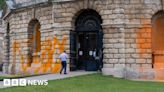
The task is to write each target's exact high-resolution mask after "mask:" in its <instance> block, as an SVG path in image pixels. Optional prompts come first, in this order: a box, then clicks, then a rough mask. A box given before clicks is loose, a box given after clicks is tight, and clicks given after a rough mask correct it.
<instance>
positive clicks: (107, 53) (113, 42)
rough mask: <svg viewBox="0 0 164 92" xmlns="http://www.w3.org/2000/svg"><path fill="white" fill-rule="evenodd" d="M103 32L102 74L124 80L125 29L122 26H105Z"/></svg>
mask: <svg viewBox="0 0 164 92" xmlns="http://www.w3.org/2000/svg"><path fill="white" fill-rule="evenodd" d="M103 32H104V38H103V47H104V50H103V54H104V59H103V62H104V66H103V69H102V73H103V74H104V75H113V76H115V77H120V78H123V77H124V68H125V44H124V28H123V27H122V26H120V27H119V26H117V27H109V26H103Z"/></svg>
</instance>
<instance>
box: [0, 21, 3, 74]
mask: <svg viewBox="0 0 164 92" xmlns="http://www.w3.org/2000/svg"><path fill="white" fill-rule="evenodd" d="M2 63H3V28H2V20H1V19H0V71H2Z"/></svg>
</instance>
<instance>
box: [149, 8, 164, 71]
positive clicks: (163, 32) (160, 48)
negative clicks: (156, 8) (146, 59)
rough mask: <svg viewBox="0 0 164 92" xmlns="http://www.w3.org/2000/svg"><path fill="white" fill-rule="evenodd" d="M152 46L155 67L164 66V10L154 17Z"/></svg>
mask: <svg viewBox="0 0 164 92" xmlns="http://www.w3.org/2000/svg"><path fill="white" fill-rule="evenodd" d="M152 47H153V62H154V64H153V66H154V68H156V69H160V68H164V11H160V12H158V13H157V14H156V15H155V16H154V18H153V31H152Z"/></svg>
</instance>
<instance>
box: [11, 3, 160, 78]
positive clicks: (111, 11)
mask: <svg viewBox="0 0 164 92" xmlns="http://www.w3.org/2000/svg"><path fill="white" fill-rule="evenodd" d="M84 9H93V10H95V11H97V12H98V13H99V14H100V16H101V18H102V20H103V23H102V27H103V33H104V37H103V49H104V50H103V54H104V59H103V62H104V67H103V71H102V72H103V74H105V75H114V76H116V77H126V78H132V79H134V78H136V79H153V78H155V77H154V76H155V71H154V70H153V68H152V65H153V63H152V47H151V37H152V36H151V32H152V26H151V18H152V17H153V15H154V14H155V13H156V12H157V11H159V10H161V9H162V6H161V2H160V0H89V2H88V1H87V0H77V1H69V2H61V3H56V2H53V3H52V5H51V4H50V5H47V6H44V7H42V6H39V7H36V9H32V8H24V9H21V10H16V12H15V13H13V14H11V16H10V17H9V19H8V20H9V23H10V39H11V42H10V65H9V71H10V70H13V69H12V67H13V64H14V66H15V67H16V68H15V69H16V71H13V72H16V73H19V72H20V67H22V66H21V64H20V63H21V61H20V60H22V59H23V60H24V61H27V63H28V51H29V47H28V24H29V22H30V21H31V20H32V19H37V20H38V21H39V22H40V25H41V41H42V42H41V44H42V46H41V52H40V53H42V52H45V51H47V50H48V49H49V50H48V52H51V51H52V53H49V54H48V55H50V56H47V57H44V56H41V59H45V60H48V61H47V62H49V61H52V59H53V60H55V61H57V57H58V55H59V53H60V52H61V51H62V50H63V49H66V51H67V52H70V49H69V48H70V47H69V44H70V40H69V33H70V30H74V29H75V26H74V24H75V20H76V18H77V17H78V14H79V13H80V12H81V10H84ZM65 38H66V39H67V40H66V41H64V42H63V43H65V44H64V47H63V45H62V46H59V45H58V46H57V48H59V49H58V50H55V51H54V50H52V47H51V46H52V44H53V43H52V41H51V40H54V42H57V43H59V42H60V41H63V40H64V39H65ZM15 41H17V42H19V43H21V45H19V44H18V43H17V42H15ZM45 41H48V42H49V43H46V44H45ZM14 42H15V44H16V45H14V46H13V45H12V44H13V43H14ZM15 50H18V52H15V53H14V51H15ZM19 51H21V52H22V53H21V54H22V55H23V57H22V56H20V53H19ZM52 55H53V57H52ZM50 64H52V62H51V63H50ZM41 65H43V64H41ZM24 66H26V64H25V65H24ZM33 66H36V65H35V64H33ZM45 66H49V64H46V65H45ZM37 69H39V68H36V71H37ZM45 69H46V68H45ZM23 70H27V71H28V70H29V71H30V69H28V67H27V69H26V68H24V69H22V71H23ZM43 70H44V69H43ZM10 72H11V71H10Z"/></svg>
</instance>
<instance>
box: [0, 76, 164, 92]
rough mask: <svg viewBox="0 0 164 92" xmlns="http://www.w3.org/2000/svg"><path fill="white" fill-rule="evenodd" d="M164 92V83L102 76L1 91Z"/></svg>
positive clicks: (0, 90)
mask: <svg viewBox="0 0 164 92" xmlns="http://www.w3.org/2000/svg"><path fill="white" fill-rule="evenodd" d="M21 91H23V92H164V83H160V82H139V81H130V80H125V79H118V78H113V77H111V76H102V75H101V74H92V75H85V76H80V77H74V78H67V79H61V80H53V81H49V84H48V86H26V87H12V88H6V89H0V92H21Z"/></svg>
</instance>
